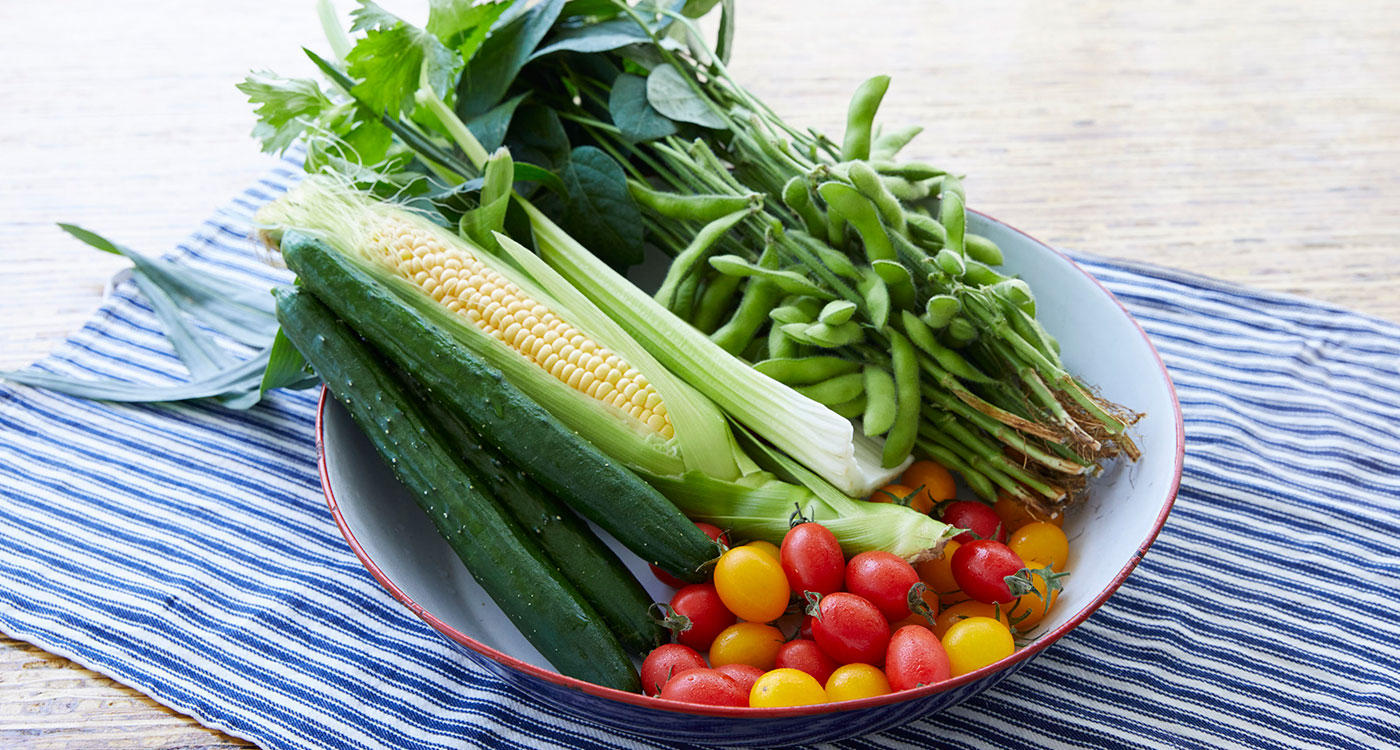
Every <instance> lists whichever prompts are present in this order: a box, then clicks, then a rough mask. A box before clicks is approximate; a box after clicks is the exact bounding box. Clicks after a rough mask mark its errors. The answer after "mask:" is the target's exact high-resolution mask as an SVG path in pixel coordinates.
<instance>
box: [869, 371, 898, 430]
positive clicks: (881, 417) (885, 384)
mask: <svg viewBox="0 0 1400 750" xmlns="http://www.w3.org/2000/svg"><path fill="white" fill-rule="evenodd" d="M861 375H862V377H863V378H864V384H865V411H864V412H863V413H862V414H863V416H862V417H861V430H862V431H864V432H865V435H866V437H875V436H876V435H883V434H885V433H886V432H889V430H890V428H891V427H893V426H894V415H895V412H896V408H895V393H894V377H893V376H892V375H890V374H889V372H887V371H886V370H885V369H884V368H882V367H876V366H875V365H866V366H865V369H864V371H863V372H862V374H861Z"/></svg>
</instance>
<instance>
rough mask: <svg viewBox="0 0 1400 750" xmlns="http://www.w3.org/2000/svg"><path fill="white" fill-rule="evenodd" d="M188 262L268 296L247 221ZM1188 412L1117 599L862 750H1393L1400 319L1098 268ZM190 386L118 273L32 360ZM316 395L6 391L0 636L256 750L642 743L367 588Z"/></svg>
mask: <svg viewBox="0 0 1400 750" xmlns="http://www.w3.org/2000/svg"><path fill="white" fill-rule="evenodd" d="M298 175H299V170H298V169H297V167H296V165H295V164H293V163H291V162H288V163H287V164H286V165H284V166H281V167H280V168H278V169H276V170H274V171H273V172H272V173H271V174H269V175H268V176H267V177H266V178H265V179H264V180H261V181H260V182H259V183H258V184H257V185H255V186H254V187H253V188H251V189H249V190H248V191H246V192H245V193H244V194H243V195H242V196H240V197H239V198H237V199H236V200H235V201H234V202H233V203H232V204H230V205H229V207H228V208H227V210H225V211H222V212H221V213H220V214H219V215H218V216H216V218H214V219H212V220H210V221H207V222H205V223H204V225H203V226H202V227H201V228H200V229H199V231H197V232H196V233H195V234H194V235H193V236H192V237H190V238H189V240H187V241H186V242H185V243H184V244H182V245H180V247H179V250H178V253H177V257H178V258H180V259H181V260H182V261H183V262H186V263H188V264H190V265H192V266H195V267H198V268H200V269H202V270H205V271H207V272H208V273H209V274H210V275H211V276H212V277H214V278H228V279H234V280H238V281H241V282H254V281H256V282H262V283H272V282H275V281H279V280H282V279H281V277H279V276H278V274H277V273H276V272H274V271H271V270H269V269H268V268H267V267H265V266H264V265H262V264H261V263H260V262H259V259H258V253H257V250H256V245H255V242H254V241H253V240H252V239H251V238H250V237H249V236H248V234H247V227H248V216H249V214H250V213H251V212H252V211H253V210H254V209H255V208H256V207H257V205H259V204H260V203H262V202H264V201H266V200H268V199H270V198H271V197H272V196H274V195H275V194H277V193H279V192H281V191H283V190H285V188H286V186H287V185H289V184H290V183H291V182H293V181H294V180H295V179H296V178H297V176H298ZM1080 261H1081V263H1082V264H1083V265H1084V266H1085V267H1086V268H1087V269H1088V270H1089V271H1090V272H1091V273H1093V274H1094V275H1095V276H1097V277H1098V278H1099V279H1100V280H1102V281H1103V282H1104V284H1106V285H1107V286H1108V287H1109V288H1110V289H1111V290H1112V291H1113V292H1114V293H1115V294H1117V295H1118V297H1119V299H1121V300H1122V301H1123V302H1124V304H1126V305H1127V306H1128V308H1129V309H1130V310H1131V311H1132V312H1133V314H1134V315H1135V316H1137V318H1138V320H1139V321H1141V322H1142V324H1143V326H1144V327H1145V328H1146V330H1147V331H1148V333H1149V335H1150V336H1151V337H1152V340H1153V342H1154V343H1155V344H1156V345H1157V347H1158V348H1159V350H1160V351H1161V353H1162V356H1163V358H1164V359H1165V361H1166V363H1167V366H1168V367H1169V369H1170V370H1171V374H1172V377H1173V378H1174V379H1175V382H1176V385H1177V388H1178V389H1179V393H1180V397H1181V404H1182V408H1183V411H1184V413H1185V418H1186V430H1187V442H1186V464H1185V475H1184V477H1183V481H1182V485H1181V494H1180V497H1179V498H1178V500H1177V503H1176V509H1175V511H1174V512H1173V513H1172V515H1171V518H1170V520H1169V521H1168V523H1167V525H1166V527H1165V528H1164V529H1163V531H1162V534H1161V536H1160V537H1159V538H1158V539H1157V542H1156V545H1155V546H1154V547H1153V549H1152V551H1151V554H1149V555H1148V556H1147V558H1146V559H1145V561H1144V562H1143V564H1142V565H1141V566H1140V567H1139V568H1138V569H1137V571H1136V572H1135V573H1134V574H1133V575H1132V576H1131V577H1130V578H1129V579H1128V581H1127V583H1126V584H1124V586H1123V587H1122V588H1121V589H1120V590H1119V591H1118V593H1117V594H1116V595H1115V596H1113V597H1112V598H1111V599H1110V600H1109V601H1108V603H1107V604H1105V605H1104V606H1103V608H1102V609H1100V610H1099V611H1098V612H1097V613H1096V614H1094V615H1093V616H1092V617H1091V618H1090V619H1089V620H1088V621H1087V622H1085V623H1084V624H1083V625H1081V626H1080V627H1078V628H1077V629H1075V630H1074V631H1073V632H1071V633H1070V634H1069V635H1067V636H1066V637H1064V638H1063V639H1062V640H1061V641H1059V642H1058V643H1056V644H1055V645H1054V646H1052V647H1050V648H1049V649H1047V650H1046V651H1045V653H1044V654H1043V655H1041V656H1040V658H1039V659H1037V660H1036V661H1034V662H1033V663H1032V664H1030V665H1029V666H1028V667H1026V668H1025V669H1023V670H1021V671H1020V672H1019V673H1018V674H1017V675H1015V676H1014V677H1013V678H1012V679H1009V680H1007V681H1006V682H1004V683H1003V684H1002V685H1001V686H999V687H998V688H996V689H994V690H992V691H989V692H987V693H984V694H982V695H981V696H979V697H978V698H976V699H974V700H972V701H970V702H968V703H965V704H963V705H962V706H959V707H958V708H956V709H953V710H950V711H947V712H945V713H943V714H941V715H939V716H937V717H935V718H932V719H926V720H923V721H920V722H917V723H914V724H911V725H908V726H906V727H903V728H900V729H895V730H891V731H889V732H886V733H883V734H879V735H873V736H869V737H865V738H862V739H861V740H859V741H852V742H850V743H848V745H849V746H850V747H930V746H947V747H978V748H981V747H1023V746H1047V747H1084V746H1094V747H1170V746H1178V747H1214V746H1253V747H1270V748H1289V749H1290V750H1291V749H1292V748H1298V747H1323V746H1329V747H1365V748H1372V747H1381V746H1388V745H1393V744H1395V743H1396V742H1397V737H1400V719H1398V718H1397V717H1400V677H1397V668H1400V659H1397V654H1398V653H1400V647H1397V644H1400V586H1397V585H1396V581H1397V580H1400V543H1398V542H1397V539H1400V503H1397V501H1396V498H1397V497H1400V450H1397V447H1396V446H1397V445H1400V328H1398V327H1397V326H1395V325H1392V324H1389V323H1385V322H1381V321H1377V320H1373V319H1369V318H1365V317H1362V316H1359V315H1355V314H1352V313H1349V312H1345V311H1341V310H1337V309H1333V308H1330V307H1325V306H1321V305H1317V304H1314V303H1310V302H1304V301H1301V300H1297V299H1292V298H1286V297H1281V296H1277V295H1272V294H1263V293H1258V292H1252V291H1247V290H1243V289H1239V288H1235V287H1230V286H1226V285H1223V284H1218V283H1215V282H1211V281H1206V280H1203V279H1200V278H1197V277H1193V276H1187V275H1184V274H1178V273H1173V272H1167V271H1163V270H1160V269H1155V268H1147V267H1143V266H1136V265H1129V264H1125V263H1120V262H1114V261H1109V260H1104V259H1097V258H1081V259H1080ZM37 366H38V367H42V368H44V369H46V370H50V371H53V372H61V373H70V374H81V375H88V376H102V377H117V378H127V379H132V380H139V381H144V382H173V381H175V380H178V379H179V376H178V375H175V374H173V373H180V372H182V371H183V370H182V368H181V366H180V365H179V363H178V360H177V359H176V358H175V356H174V354H173V352H172V350H171V348H170V347H169V345H168V344H167V343H166V341H165V339H164V337H163V336H162V333H161V330H160V327H159V325H158V323H157V322H156V319H155V317H154V316H153V314H152V312H151V310H150V308H149V307H148V306H147V305H146V304H145V303H144V302H143V301H142V299H141V298H140V296H139V294H138V293H137V291H136V289H135V287H134V285H133V284H132V283H131V282H129V281H128V282H123V283H118V284H116V286H115V288H114V290H113V292H112V294H111V295H110V298H109V299H108V300H107V302H106V303H105V304H104V305H103V307H102V308H101V310H100V311H99V312H98V313H97V315H96V316H95V317H94V318H93V320H92V321H91V322H90V323H89V324H88V325H86V326H85V327H84V328H83V329H82V330H81V331H79V332H77V333H76V334H75V335H74V336H73V337H72V338H71V339H70V340H69V341H67V342H66V343H65V344H64V345H62V346H61V347H60V348H59V349H58V350H57V351H56V352H55V353H54V354H53V355H52V356H51V357H49V358H48V359H46V360H44V361H43V362H42V363H40V364H39V365H37ZM314 406H315V393H314V392H313V391H303V392H296V393H293V392H282V393H277V394H275V395H273V396H272V397H271V398H270V399H269V400H268V401H267V402H266V403H265V404H264V405H261V406H258V407H257V408H254V409H252V410H250V411H244V412H239V411H230V410H227V409H224V408H221V407H219V406H216V405H212V404H208V403H187V404H177V405H161V406H151V405H113V404H105V403H94V402H88V401H83V400H80V399H76V398H70V397H67V396H62V395H58V394H55V393H51V392H46V391H41V390H35V389H30V388H25V387H18V386H11V385H7V384H0V630H3V631H4V632H5V633H7V634H9V635H10V636H12V637H15V638H20V639H23V640H26V641H30V642H32V643H34V644H36V645H38V646H39V647H41V648H43V649H45V650H47V651H51V652H54V653H57V654H61V655H64V656H67V657H69V658H71V659H73V660H74V661H77V662H79V663H81V664H84V665H86V666H89V667H91V668H93V669H95V670H97V671H99V672H102V673H104V674H107V675H110V676H112V677H113V678H115V679H117V680H118V681H120V682H123V683H125V684H128V685H132V686H134V687H136V688H137V689H139V690H141V691H143V692H145V693H147V694H149V695H150V696H152V697H154V698H155V699H156V700H158V701H160V702H161V703H164V704H166V705H169V706H172V707H174V708H176V709H178V710H180V711H182V712H185V713H188V714H190V715H192V716H194V717H195V718H197V719H198V720H199V721H200V722H202V723H204V724H206V725H208V726H211V727H217V728H219V729H222V730H224V731H226V732H229V733H230V734H233V735H237V736H239V737H245V738H248V739H249V740H251V741H253V742H255V743H257V744H259V745H261V746H263V747H266V748H306V747H336V748H378V747H393V748H399V747H404V748H407V747H412V748H420V747H421V748H454V749H456V748H462V747H496V746H500V745H501V744H502V743H505V744H509V745H514V746H541V747H556V746H562V747H631V748H642V747H654V746H655V745H653V744H650V743H648V742H646V741H644V740H638V739H635V738H626V737H620V736H616V735H612V734H609V733H608V732H606V731H604V730H601V729H599V728H597V727H594V726H590V725H589V724H586V723H582V722H581V721H579V720H577V719H576V718H572V717H567V716H562V715H558V714H556V713H553V712H551V711H549V710H546V709H543V708H540V707H538V706H535V705H532V704H531V703H529V702H528V701H527V700H525V699H524V698H523V697H522V696H521V695H519V694H517V693H516V692H514V691H513V689H511V688H508V687H506V686H504V685H502V684H501V683H500V682H498V681H497V680H495V679H494V678H492V677H490V676H489V675H487V674H485V673H484V672H482V671H481V670H479V669H476V668H474V667H472V666H471V665H469V664H468V663H467V662H466V661H465V660H464V659H463V658H462V657H460V656H459V655H458V654H457V653H456V652H455V651H454V649H453V648H452V647H450V646H448V645H447V644H446V642H445V641H443V640H442V639H440V638H439V637H438V636H437V635H436V634H435V633H434V632H433V631H432V630H430V629H429V628H428V627H427V626H426V625H425V624H424V623H422V622H421V621H419V620H418V619H416V618H415V617H413V616H412V615H411V614H410V613H408V612H407V611H406V610H405V609H404V608H403V607H401V606H399V605H398V604H397V603H395V602H394V601H393V600H392V599H390V597H389V596H388V595H387V594H386V593H385V592H384V591H383V590H382V589H381V588H380V587H379V585H378V584H376V583H375V582H374V580H373V579H371V578H370V576H369V575H368V574H367V573H366V572H365V571H364V569H363V568H361V566H360V564H359V562H358V561H357V560H356V559H355V557H354V556H353V555H352V554H351V552H350V551H349V549H348V548H347V546H346V544H345V542H344V541H343V540H342V538H341V537H340V535H339V534H338V533H337V531H336V528H335V525H334V524H333V523H332V522H331V520H330V517H329V515H328V513H327V511H326V507H325V504H324V502H323V500H322V497H321V491H320V487H319V483H318V479H317V470H316V458H315V451H314V445H313V437H312V424H313V412H314Z"/></svg>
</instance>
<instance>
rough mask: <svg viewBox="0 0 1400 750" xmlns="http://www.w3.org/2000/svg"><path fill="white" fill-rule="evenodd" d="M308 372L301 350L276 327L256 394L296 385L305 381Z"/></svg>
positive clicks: (308, 368) (309, 370)
mask: <svg viewBox="0 0 1400 750" xmlns="http://www.w3.org/2000/svg"><path fill="white" fill-rule="evenodd" d="M310 372H311V368H310V367H309V366H308V365H307V364H306V359H305V358H304V357H302V356H301V352H299V351H297V348H296V347H295V346H292V342H291V340H290V339H288V338H287V337H286V335H284V334H283V333H282V329H281V328H278V329H277V335H276V336H274V337H273V339H272V345H271V347H269V349H268V355H267V369H266V370H264V371H263V376H262V382H261V383H259V384H258V395H260V396H261V395H262V394H264V393H267V392H268V391H270V390H272V389H274V388H284V387H287V386H296V385H298V384H300V383H302V382H304V381H306V380H307V375H308V374H310Z"/></svg>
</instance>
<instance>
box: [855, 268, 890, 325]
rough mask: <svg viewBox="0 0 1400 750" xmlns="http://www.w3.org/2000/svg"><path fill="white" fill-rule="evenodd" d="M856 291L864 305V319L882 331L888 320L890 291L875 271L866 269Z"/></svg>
mask: <svg viewBox="0 0 1400 750" xmlns="http://www.w3.org/2000/svg"><path fill="white" fill-rule="evenodd" d="M856 291H858V292H860V296H861V298H862V300H863V301H864V303H865V318H866V320H869V321H870V325H872V326H875V328H877V329H882V328H884V327H885V324H886V323H888V322H889V319H890V290H889V288H888V287H886V286H885V282H884V280H883V279H881V278H880V275H879V274H877V273H875V269H873V268H868V269H866V270H865V272H864V274H862V277H861V280H860V282H859V283H858V284H857V285H856Z"/></svg>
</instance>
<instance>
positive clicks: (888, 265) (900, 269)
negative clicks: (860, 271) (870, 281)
mask: <svg viewBox="0 0 1400 750" xmlns="http://www.w3.org/2000/svg"><path fill="white" fill-rule="evenodd" d="M870 267H871V268H872V269H874V271H875V273H876V274H877V275H878V276H879V277H880V278H881V279H883V280H884V282H885V286H886V287H888V288H889V292H890V301H891V302H892V303H894V306H895V307H903V308H911V307H913V306H914V305H915V303H916V299H915V298H916V294H915V291H914V276H913V274H911V273H909V269H908V268H906V267H905V266H904V264H903V263H900V262H899V261H894V260H877V261H875V262H873V263H871V264H870Z"/></svg>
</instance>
